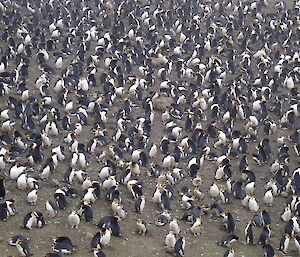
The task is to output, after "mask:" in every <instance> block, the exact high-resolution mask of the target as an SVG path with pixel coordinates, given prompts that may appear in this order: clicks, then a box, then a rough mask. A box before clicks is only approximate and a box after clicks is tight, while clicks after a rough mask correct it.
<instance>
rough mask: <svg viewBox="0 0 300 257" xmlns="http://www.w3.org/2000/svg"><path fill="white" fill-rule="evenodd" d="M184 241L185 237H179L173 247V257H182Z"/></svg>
mask: <svg viewBox="0 0 300 257" xmlns="http://www.w3.org/2000/svg"><path fill="white" fill-rule="evenodd" d="M185 240H186V237H180V238H179V239H178V240H177V241H176V243H175V246H174V254H175V256H184V248H185Z"/></svg>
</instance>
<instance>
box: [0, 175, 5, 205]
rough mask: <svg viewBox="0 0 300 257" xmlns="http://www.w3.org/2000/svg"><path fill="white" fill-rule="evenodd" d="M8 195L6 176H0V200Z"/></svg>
mask: <svg viewBox="0 0 300 257" xmlns="http://www.w3.org/2000/svg"><path fill="white" fill-rule="evenodd" d="M5 196H6V188H5V183H4V177H2V176H1V177H0V200H1V199H4V198H5Z"/></svg>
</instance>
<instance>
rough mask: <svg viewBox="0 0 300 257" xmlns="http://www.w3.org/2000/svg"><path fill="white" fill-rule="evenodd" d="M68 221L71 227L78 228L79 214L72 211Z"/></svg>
mask: <svg viewBox="0 0 300 257" xmlns="http://www.w3.org/2000/svg"><path fill="white" fill-rule="evenodd" d="M68 222H69V225H70V227H71V228H78V226H79V223H80V216H79V215H78V214H77V213H76V211H72V212H71V214H70V215H69V216H68Z"/></svg>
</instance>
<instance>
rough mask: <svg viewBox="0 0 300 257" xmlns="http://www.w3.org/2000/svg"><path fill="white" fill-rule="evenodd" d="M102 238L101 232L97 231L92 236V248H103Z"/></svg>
mask: <svg viewBox="0 0 300 257" xmlns="http://www.w3.org/2000/svg"><path fill="white" fill-rule="evenodd" d="M100 238H101V233H100V232H97V233H96V234H95V235H94V236H93V237H92V240H91V249H92V250H93V249H96V248H99V249H101V248H102V245H101V244H100Z"/></svg>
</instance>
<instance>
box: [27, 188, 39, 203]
mask: <svg viewBox="0 0 300 257" xmlns="http://www.w3.org/2000/svg"><path fill="white" fill-rule="evenodd" d="M37 200H38V195H37V190H36V189H33V190H31V191H30V192H29V193H28V194H27V201H28V202H29V203H30V204H31V205H36V203H37Z"/></svg>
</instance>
